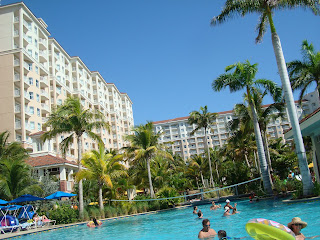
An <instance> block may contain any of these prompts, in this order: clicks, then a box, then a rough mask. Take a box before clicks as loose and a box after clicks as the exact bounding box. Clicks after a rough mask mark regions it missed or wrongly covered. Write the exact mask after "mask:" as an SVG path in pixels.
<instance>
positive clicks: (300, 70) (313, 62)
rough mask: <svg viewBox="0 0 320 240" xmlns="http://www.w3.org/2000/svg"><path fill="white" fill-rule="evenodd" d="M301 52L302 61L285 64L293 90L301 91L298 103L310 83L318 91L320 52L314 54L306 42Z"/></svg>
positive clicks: (319, 89) (319, 87)
mask: <svg viewBox="0 0 320 240" xmlns="http://www.w3.org/2000/svg"><path fill="white" fill-rule="evenodd" d="M301 52H302V59H303V60H302V61H300V60H295V61H292V62H289V63H287V67H288V71H289V76H290V81H291V86H292V88H293V90H297V89H301V92H300V96H299V101H300V103H301V101H302V98H303V96H304V94H305V92H306V90H307V88H308V87H309V86H310V85H311V83H313V82H314V83H316V87H317V89H318V91H320V51H319V52H316V51H315V50H314V47H313V45H312V43H310V44H309V43H308V41H307V40H304V41H303V42H302V46H301Z"/></svg>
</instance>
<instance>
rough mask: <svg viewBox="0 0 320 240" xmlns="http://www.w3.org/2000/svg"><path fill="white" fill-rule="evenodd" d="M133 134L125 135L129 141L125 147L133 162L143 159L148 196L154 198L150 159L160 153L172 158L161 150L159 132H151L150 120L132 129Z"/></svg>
mask: <svg viewBox="0 0 320 240" xmlns="http://www.w3.org/2000/svg"><path fill="white" fill-rule="evenodd" d="M133 131H134V134H133V135H127V136H126V137H125V139H126V140H128V141H129V142H130V143H131V146H130V147H125V148H124V149H126V151H127V152H128V153H129V154H132V157H133V159H134V160H133V161H134V162H141V161H145V162H146V163H147V171H148V180H149V187H150V196H151V198H155V194H154V190H153V185H152V176H151V169H150V161H151V160H152V159H153V158H154V156H156V155H162V156H164V157H167V158H172V156H171V154H169V153H168V152H166V151H164V150H162V146H161V145H160V144H159V143H158V139H159V136H160V133H154V132H153V124H152V122H148V123H147V124H146V125H140V126H138V127H136V128H134V129H133Z"/></svg>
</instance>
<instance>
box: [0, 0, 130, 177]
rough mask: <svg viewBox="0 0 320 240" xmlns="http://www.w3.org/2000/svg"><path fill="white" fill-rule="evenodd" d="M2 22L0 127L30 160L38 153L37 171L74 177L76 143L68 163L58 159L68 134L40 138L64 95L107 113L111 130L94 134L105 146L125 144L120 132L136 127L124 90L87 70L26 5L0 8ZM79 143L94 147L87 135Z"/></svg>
mask: <svg viewBox="0 0 320 240" xmlns="http://www.w3.org/2000/svg"><path fill="white" fill-rule="evenodd" d="M0 22H1V24H0V36H1V38H0V75H1V79H0V100H1V105H0V131H6V130H7V131H9V132H10V134H11V136H10V141H19V142H21V143H22V144H23V146H24V147H25V148H26V149H28V150H30V155H31V156H32V157H33V158H36V157H39V160H41V161H42V163H39V162H37V164H34V167H36V168H39V172H43V171H48V172H55V173H56V172H57V171H58V172H59V173H60V177H61V176H64V177H63V178H65V179H63V180H67V177H66V176H71V178H72V174H70V173H71V172H72V171H73V170H74V166H71V165H72V164H71V163H72V162H73V161H75V160H76V159H77V144H76V141H74V144H71V147H70V148H69V150H68V152H67V154H66V159H64V161H66V162H61V161H62V160H61V159H62V158H61V157H62V155H61V153H60V150H59V144H60V142H61V140H62V139H63V138H64V137H66V136H59V137H57V138H55V139H52V140H50V141H46V142H45V143H42V141H40V137H41V134H43V132H44V131H46V130H47V129H46V128H45V127H44V125H43V124H44V123H45V122H46V120H47V117H48V116H49V114H50V112H51V111H52V109H53V108H54V107H56V106H58V105H61V104H62V103H63V102H64V100H65V99H66V98H67V97H68V96H77V97H79V98H80V99H81V104H82V105H83V107H85V108H88V109H93V110H94V109H96V110H99V111H101V112H102V113H103V114H104V115H105V118H106V120H107V121H108V122H109V124H110V126H111V129H110V132H109V131H107V130H106V129H103V128H101V129H97V132H96V133H98V134H99V135H100V136H101V139H102V140H103V142H104V143H105V146H106V148H113V149H120V148H122V147H123V146H126V144H127V142H125V141H124V139H123V136H124V135H126V134H129V133H130V129H131V128H132V127H133V125H134V121H133V112H132V101H131V100H130V98H129V96H128V95H127V94H126V93H122V92H120V91H119V90H118V88H117V87H116V86H115V85H114V84H113V83H107V82H106V81H105V80H104V79H103V77H102V76H101V75H100V73H99V72H96V71H91V70H90V69H88V67H87V66H86V65H85V63H83V62H82V60H81V59H80V57H71V56H69V54H68V53H67V52H66V51H65V50H64V49H63V47H62V46H61V45H60V44H59V43H58V42H57V41H56V40H55V39H54V38H52V37H50V33H49V32H48V30H47V27H48V26H47V24H46V23H45V22H44V20H43V19H41V18H37V17H36V16H35V15H34V14H33V13H32V12H31V11H30V10H29V9H28V7H27V6H26V5H25V4H24V3H22V2H20V3H15V4H10V5H5V6H0ZM82 142H83V149H82V150H83V151H87V150H90V149H92V148H97V144H96V143H95V142H93V141H92V140H91V139H90V138H89V137H88V136H87V135H86V134H84V135H83V139H82ZM43 156H46V157H43ZM40 157H41V158H40ZM52 157H56V160H55V161H53V160H52ZM48 159H49V160H50V161H49V160H48ZM33 160H35V159H33ZM46 161H48V164H46ZM32 162H35V161H32ZM49 162H50V163H49ZM52 162H56V163H61V164H62V165H63V166H62V165H61V164H60V165H59V164H58V165H55V169H54V171H52V164H51V163H52ZM70 162H71V163H70ZM31 165H32V163H31ZM57 166H58V168H57ZM57 169H58V170H57Z"/></svg>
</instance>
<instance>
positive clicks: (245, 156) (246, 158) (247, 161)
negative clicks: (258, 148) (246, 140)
mask: <svg viewBox="0 0 320 240" xmlns="http://www.w3.org/2000/svg"><path fill="white" fill-rule="evenodd" d="M244 159H245V160H246V163H247V166H248V168H249V169H250V163H249V160H248V156H247V154H244Z"/></svg>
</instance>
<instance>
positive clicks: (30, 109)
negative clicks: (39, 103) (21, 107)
mask: <svg viewBox="0 0 320 240" xmlns="http://www.w3.org/2000/svg"><path fill="white" fill-rule="evenodd" d="M29 112H30V114H32V115H33V114H34V107H30V108H29Z"/></svg>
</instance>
